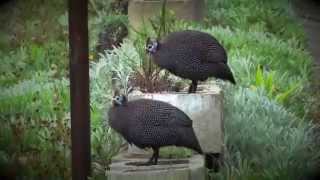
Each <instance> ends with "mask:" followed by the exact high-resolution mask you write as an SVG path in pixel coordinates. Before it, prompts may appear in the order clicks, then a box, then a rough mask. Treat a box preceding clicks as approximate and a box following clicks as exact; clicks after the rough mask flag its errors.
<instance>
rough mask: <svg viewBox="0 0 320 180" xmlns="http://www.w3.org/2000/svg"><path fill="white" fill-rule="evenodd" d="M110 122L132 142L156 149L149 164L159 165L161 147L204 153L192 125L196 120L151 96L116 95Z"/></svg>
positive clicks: (139, 145) (141, 146) (110, 113)
mask: <svg viewBox="0 0 320 180" xmlns="http://www.w3.org/2000/svg"><path fill="white" fill-rule="evenodd" d="M108 114H109V124H110V126H111V127H112V128H113V129H114V130H116V131H117V132H118V133H120V134H121V135H122V136H123V137H124V138H125V139H126V140H127V141H128V143H129V144H134V145H136V146H137V147H139V148H152V149H153V155H152V157H151V158H150V159H149V161H148V162H147V163H145V164H146V165H151V164H157V162H158V157H159V148H160V147H163V146H171V145H175V146H182V147H187V148H190V149H193V150H195V151H197V152H198V153H202V150H201V147H200V145H199V142H198V140H197V138H196V136H195V133H194V131H193V128H192V120H190V118H189V117H188V116H187V115H186V114H185V113H184V112H182V111H181V110H179V109H178V108H176V107H174V106H172V105H170V104H168V103H165V102H162V101H155V100H149V99H139V100H133V101H127V98H126V96H124V95H120V96H115V97H114V98H113V106H112V107H111V109H110V110H109V113H108Z"/></svg>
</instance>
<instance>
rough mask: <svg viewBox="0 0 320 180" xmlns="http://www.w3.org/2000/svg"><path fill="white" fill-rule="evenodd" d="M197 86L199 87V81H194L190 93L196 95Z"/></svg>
mask: <svg viewBox="0 0 320 180" xmlns="http://www.w3.org/2000/svg"><path fill="white" fill-rule="evenodd" d="M197 85H198V82H197V81H192V83H191V84H190V87H189V90H188V93H196V91H197Z"/></svg>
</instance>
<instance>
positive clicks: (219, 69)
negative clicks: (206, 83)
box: [214, 63, 236, 84]
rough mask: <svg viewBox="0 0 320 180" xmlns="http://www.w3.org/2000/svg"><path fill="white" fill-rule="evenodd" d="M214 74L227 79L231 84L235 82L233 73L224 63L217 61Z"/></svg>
mask: <svg viewBox="0 0 320 180" xmlns="http://www.w3.org/2000/svg"><path fill="white" fill-rule="evenodd" d="M214 68H215V71H214V72H216V73H215V76H216V77H217V78H220V79H223V80H228V81H230V82H231V83H232V84H236V80H235V79H234V76H233V73H232V72H231V69H230V68H229V66H228V64H225V63H219V65H218V66H215V67H214Z"/></svg>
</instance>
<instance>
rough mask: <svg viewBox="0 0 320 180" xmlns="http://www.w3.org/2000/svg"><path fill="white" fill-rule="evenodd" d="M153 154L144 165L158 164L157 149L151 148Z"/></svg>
mask: <svg viewBox="0 0 320 180" xmlns="http://www.w3.org/2000/svg"><path fill="white" fill-rule="evenodd" d="M152 150H153V154H152V156H151V158H150V159H149V161H148V162H146V163H145V164H146V165H157V163H158V157H159V148H152Z"/></svg>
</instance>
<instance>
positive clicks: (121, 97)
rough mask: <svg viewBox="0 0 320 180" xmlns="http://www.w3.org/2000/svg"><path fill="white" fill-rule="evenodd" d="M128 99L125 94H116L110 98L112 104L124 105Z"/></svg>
mask: <svg viewBox="0 0 320 180" xmlns="http://www.w3.org/2000/svg"><path fill="white" fill-rule="evenodd" d="M127 102H128V100H127V97H126V96H125V95H117V96H115V97H113V98H112V103H113V105H114V106H125V105H126V104H127Z"/></svg>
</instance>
